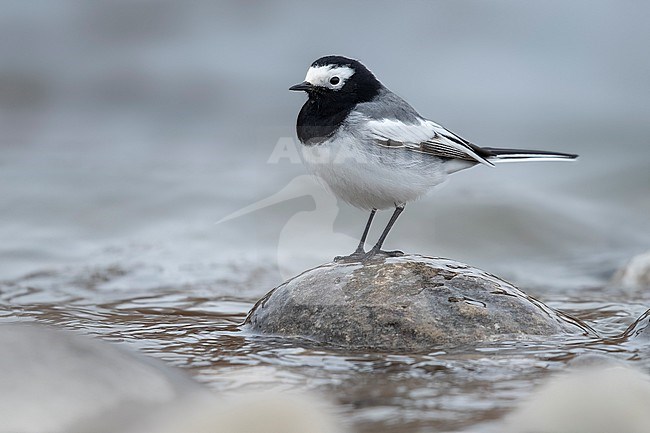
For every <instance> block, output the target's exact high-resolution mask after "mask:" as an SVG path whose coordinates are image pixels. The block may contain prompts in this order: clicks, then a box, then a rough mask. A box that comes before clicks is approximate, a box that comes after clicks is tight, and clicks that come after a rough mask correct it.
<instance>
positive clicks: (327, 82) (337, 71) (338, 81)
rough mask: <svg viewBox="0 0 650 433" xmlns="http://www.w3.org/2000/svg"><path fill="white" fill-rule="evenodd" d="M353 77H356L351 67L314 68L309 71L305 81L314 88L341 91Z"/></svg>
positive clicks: (329, 66) (326, 66) (327, 66)
mask: <svg viewBox="0 0 650 433" xmlns="http://www.w3.org/2000/svg"><path fill="white" fill-rule="evenodd" d="M352 75H354V69H352V68H350V67H349V66H335V65H325V66H312V67H310V68H309V70H308V71H307V76H306V77H305V81H307V82H309V83H311V84H313V85H314V86H320V87H326V88H328V89H332V90H339V89H340V88H341V87H343V86H344V85H345V82H346V81H347V79H348V78H350V77H351V76H352Z"/></svg>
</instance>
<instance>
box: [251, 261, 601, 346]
mask: <svg viewBox="0 0 650 433" xmlns="http://www.w3.org/2000/svg"><path fill="white" fill-rule="evenodd" d="M246 324H247V325H248V326H249V328H250V329H252V330H253V331H255V332H260V333H264V334H273V335H283V336H299V337H306V338H310V339H314V340H316V341H318V342H322V343H326V344H329V345H333V346H341V347H345V348H359V349H375V350H386V351H427V350H430V349H435V348H437V347H440V346H446V347H449V346H455V345H462V344H477V343H481V342H489V341H498V340H504V339H512V338H521V337H526V336H546V335H554V334H563V333H565V334H585V335H595V333H594V332H593V330H591V328H589V327H588V326H587V325H585V324H583V323H581V322H580V321H578V320H576V319H573V318H571V317H569V316H567V315H565V314H563V313H560V312H558V311H555V310H553V309H551V308H549V307H548V306H546V305H544V304H543V303H541V302H540V301H538V300H536V299H534V298H531V297H530V296H528V295H526V294H525V293H523V292H521V291H520V290H518V289H517V288H515V287H514V286H513V285H511V284H509V283H507V282H505V281H503V280H501V279H499V278H497V277H495V276H493V275H490V274H488V273H486V272H484V271H481V270H479V269H476V268H473V267H470V266H468V265H465V264H462V263H459V262H455V261H453V260H448V259H440V258H430V257H423V256H419V255H407V256H402V257H393V258H388V257H385V256H381V257H377V258H376V259H373V260H371V261H369V262H367V263H364V264H362V263H340V262H339V263H328V264H325V265H322V266H319V267H317V268H314V269H311V270H308V271H306V272H304V273H302V274H300V275H298V276H297V277H295V278H292V279H290V280H289V281H287V282H285V283H284V284H282V285H280V286H278V287H277V288H275V289H274V290H272V291H271V292H269V293H268V294H267V295H266V296H264V298H262V299H261V300H259V301H258V302H257V304H256V305H255V306H254V307H253V309H252V310H251V312H250V313H249V315H248V317H247V318H246Z"/></svg>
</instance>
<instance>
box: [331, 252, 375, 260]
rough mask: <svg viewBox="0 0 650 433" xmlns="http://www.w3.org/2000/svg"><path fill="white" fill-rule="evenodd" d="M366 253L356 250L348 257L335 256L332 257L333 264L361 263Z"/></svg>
mask: <svg viewBox="0 0 650 433" xmlns="http://www.w3.org/2000/svg"><path fill="white" fill-rule="evenodd" d="M366 254H367V253H366V252H365V251H364V250H356V251H355V252H353V253H352V254H350V255H349V256H336V257H334V262H335V263H357V262H362V261H363V259H364V258H365V257H366Z"/></svg>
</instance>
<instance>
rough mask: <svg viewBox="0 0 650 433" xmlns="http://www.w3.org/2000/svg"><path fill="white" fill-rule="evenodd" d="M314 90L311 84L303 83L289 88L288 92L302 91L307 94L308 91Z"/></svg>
mask: <svg viewBox="0 0 650 433" xmlns="http://www.w3.org/2000/svg"><path fill="white" fill-rule="evenodd" d="M313 88H314V85H313V84H311V83H310V82H309V81H303V82H302V83H300V84H296V85H295V86H291V87H289V90H304V91H305V92H307V91H308V90H311V89H313Z"/></svg>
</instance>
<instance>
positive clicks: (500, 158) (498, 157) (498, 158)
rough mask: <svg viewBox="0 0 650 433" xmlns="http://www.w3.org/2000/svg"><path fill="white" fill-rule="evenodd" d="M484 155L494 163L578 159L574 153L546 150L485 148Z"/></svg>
mask: <svg viewBox="0 0 650 433" xmlns="http://www.w3.org/2000/svg"><path fill="white" fill-rule="evenodd" d="M482 150H483V151H484V152H485V154H484V155H482V156H483V157H484V158H485V159H487V160H488V161H490V162H492V163H500V162H520V161H572V160H574V159H576V158H577V157H578V155H574V154H572V153H560V152H548V151H545V150H524V149H498V148H494V147H483V148H482Z"/></svg>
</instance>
